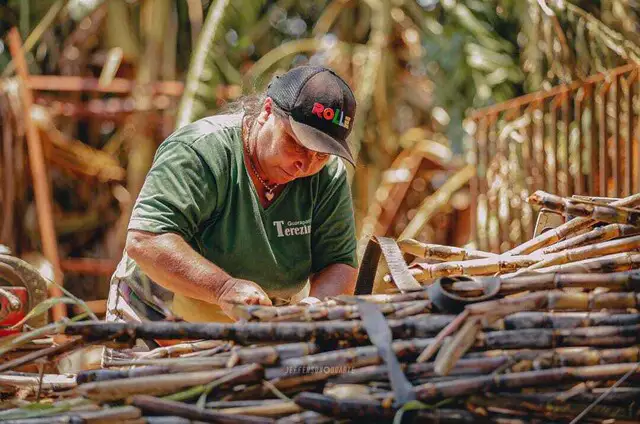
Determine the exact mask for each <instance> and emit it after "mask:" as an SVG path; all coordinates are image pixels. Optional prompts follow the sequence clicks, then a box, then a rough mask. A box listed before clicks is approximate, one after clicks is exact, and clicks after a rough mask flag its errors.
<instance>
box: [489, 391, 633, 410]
mask: <svg viewBox="0 0 640 424" xmlns="http://www.w3.org/2000/svg"><path fill="white" fill-rule="evenodd" d="M605 391H609V388H594V389H589V391H587V392H584V393H579V394H577V395H576V396H575V397H574V398H573V400H575V401H576V402H580V403H587V404H589V403H592V402H594V401H595V400H596V399H598V398H599V397H600V395H602V393H604V392H605ZM562 393H564V392H543V393H510V392H495V394H496V395H498V396H503V397H506V398H513V399H518V400H522V401H525V402H533V403H535V404H544V403H547V402H553V401H555V400H556V399H557V398H558V397H559V396H561V395H562ZM638 398H640V388H637V387H615V388H613V389H612V390H610V391H609V393H608V394H607V396H606V397H605V398H604V399H602V401H601V403H603V404H608V405H623V406H628V405H630V404H631V403H633V402H634V401H636V400H637V399H638Z"/></svg>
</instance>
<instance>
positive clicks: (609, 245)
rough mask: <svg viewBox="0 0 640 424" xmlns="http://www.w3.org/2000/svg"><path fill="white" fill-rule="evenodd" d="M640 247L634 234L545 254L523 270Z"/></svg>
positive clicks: (639, 237) (638, 240) (639, 239)
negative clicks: (538, 260)
mask: <svg viewBox="0 0 640 424" xmlns="http://www.w3.org/2000/svg"><path fill="white" fill-rule="evenodd" d="M638 228H639V229H640V227H638ZM639 248H640V236H632V237H626V238H622V239H618V240H612V241H605V242H602V243H596V244H591V245H588V246H582V247H575V248H572V249H568V250H565V251H563V252H558V253H553V254H549V255H545V256H543V258H542V260H541V261H540V262H538V263H535V264H533V265H531V266H529V267H528V268H526V269H525V270H523V271H524V272H526V271H530V270H534V269H539V268H545V267H549V266H552V265H558V264H565V263H569V262H577V261H581V260H584V259H591V258H595V257H599V256H604V255H611V254H614V253H621V252H628V251H630V250H638V249H639Z"/></svg>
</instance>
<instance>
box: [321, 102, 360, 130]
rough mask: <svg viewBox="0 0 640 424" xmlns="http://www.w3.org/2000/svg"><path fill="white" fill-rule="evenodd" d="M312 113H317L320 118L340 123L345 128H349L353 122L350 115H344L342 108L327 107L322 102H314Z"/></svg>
mask: <svg viewBox="0 0 640 424" xmlns="http://www.w3.org/2000/svg"><path fill="white" fill-rule="evenodd" d="M311 113H313V114H314V115H316V116H317V117H318V118H321V119H325V120H327V121H331V122H332V123H334V124H336V125H340V126H341V127H343V128H347V129H349V124H350V123H351V117H350V116H344V112H343V111H341V110H340V109H335V110H334V109H331V108H330V107H325V106H324V105H323V104H322V103H318V102H316V103H314V104H313V109H311Z"/></svg>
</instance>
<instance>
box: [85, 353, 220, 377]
mask: <svg viewBox="0 0 640 424" xmlns="http://www.w3.org/2000/svg"><path fill="white" fill-rule="evenodd" d="M228 360H229V358H228V357H213V358H208V357H204V358H158V359H135V358H134V359H105V360H104V361H103V367H105V368H118V367H139V366H159V367H165V366H166V367H169V368H170V369H172V372H187V371H204V370H208V369H211V368H224V367H226V365H227V362H228ZM114 376H115V375H114ZM105 380H113V378H111V379H110V378H108V377H107V378H106V379H105ZM96 381H100V379H98V380H96Z"/></svg>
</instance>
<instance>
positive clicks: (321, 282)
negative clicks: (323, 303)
mask: <svg viewBox="0 0 640 424" xmlns="http://www.w3.org/2000/svg"><path fill="white" fill-rule="evenodd" d="M357 278H358V270H357V269H356V268H354V267H352V266H351V265H346V264H341V263H337V264H331V265H328V266H326V267H324V268H323V269H322V270H321V271H319V272H316V273H315V274H313V275H312V276H311V277H310V278H309V281H310V283H311V291H310V292H309V296H313V297H316V298H318V299H324V298H325V297H327V296H337V295H339V294H353V291H354V290H355V288H356V280H357Z"/></svg>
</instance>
